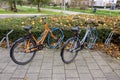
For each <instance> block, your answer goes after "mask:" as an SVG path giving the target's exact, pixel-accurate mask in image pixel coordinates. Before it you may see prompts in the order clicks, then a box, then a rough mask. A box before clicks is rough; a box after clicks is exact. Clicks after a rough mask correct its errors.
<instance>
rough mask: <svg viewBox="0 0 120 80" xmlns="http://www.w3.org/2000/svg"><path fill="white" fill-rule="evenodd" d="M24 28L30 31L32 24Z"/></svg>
mask: <svg viewBox="0 0 120 80" xmlns="http://www.w3.org/2000/svg"><path fill="white" fill-rule="evenodd" d="M24 29H25V30H26V31H29V30H30V29H32V26H26V27H25V28H24Z"/></svg>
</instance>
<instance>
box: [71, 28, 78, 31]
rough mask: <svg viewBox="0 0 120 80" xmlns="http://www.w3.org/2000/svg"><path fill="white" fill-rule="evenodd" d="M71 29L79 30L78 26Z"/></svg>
mask: <svg viewBox="0 0 120 80" xmlns="http://www.w3.org/2000/svg"><path fill="white" fill-rule="evenodd" d="M71 30H72V31H79V27H73V28H72V29H71Z"/></svg>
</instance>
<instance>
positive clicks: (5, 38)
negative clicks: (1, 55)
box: [0, 29, 14, 48]
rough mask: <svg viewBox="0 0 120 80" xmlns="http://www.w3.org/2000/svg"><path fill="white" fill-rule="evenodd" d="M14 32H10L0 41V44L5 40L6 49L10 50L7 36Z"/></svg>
mask: <svg viewBox="0 0 120 80" xmlns="http://www.w3.org/2000/svg"><path fill="white" fill-rule="evenodd" d="M13 31H14V30H13V29H12V30H10V31H9V32H8V33H7V34H6V36H5V37H3V38H2V40H1V41H0V44H1V43H2V42H3V41H4V40H6V43H7V48H10V43H9V35H10V34H11V33H12V32H13Z"/></svg>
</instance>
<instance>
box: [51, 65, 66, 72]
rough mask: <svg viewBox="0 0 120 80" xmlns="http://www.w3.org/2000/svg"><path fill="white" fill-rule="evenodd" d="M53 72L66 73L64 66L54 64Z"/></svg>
mask: <svg viewBox="0 0 120 80" xmlns="http://www.w3.org/2000/svg"><path fill="white" fill-rule="evenodd" d="M53 73H65V69H64V66H53Z"/></svg>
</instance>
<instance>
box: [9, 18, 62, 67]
mask: <svg viewBox="0 0 120 80" xmlns="http://www.w3.org/2000/svg"><path fill="white" fill-rule="evenodd" d="M42 19H45V18H42ZM44 28H45V30H44V32H43V33H42V34H41V36H40V37H39V39H36V38H35V37H34V35H33V34H32V32H31V29H32V26H26V27H25V28H24V29H25V30H26V31H27V33H28V34H26V35H25V36H24V37H22V38H19V39H18V40H16V41H15V42H14V43H13V45H12V47H11V49H10V57H11V59H12V60H13V61H14V62H15V63H16V64H19V65H25V64H27V63H29V62H30V61H31V60H32V59H33V58H34V56H35V54H36V51H38V50H42V49H43V48H44V46H43V43H44V42H45V39H46V38H47V39H48V40H47V43H48V46H49V47H50V48H58V47H59V45H60V43H61V42H62V40H63V38H64V34H63V31H62V30H61V29H60V28H52V29H50V28H49V27H48V23H45V25H44Z"/></svg>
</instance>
